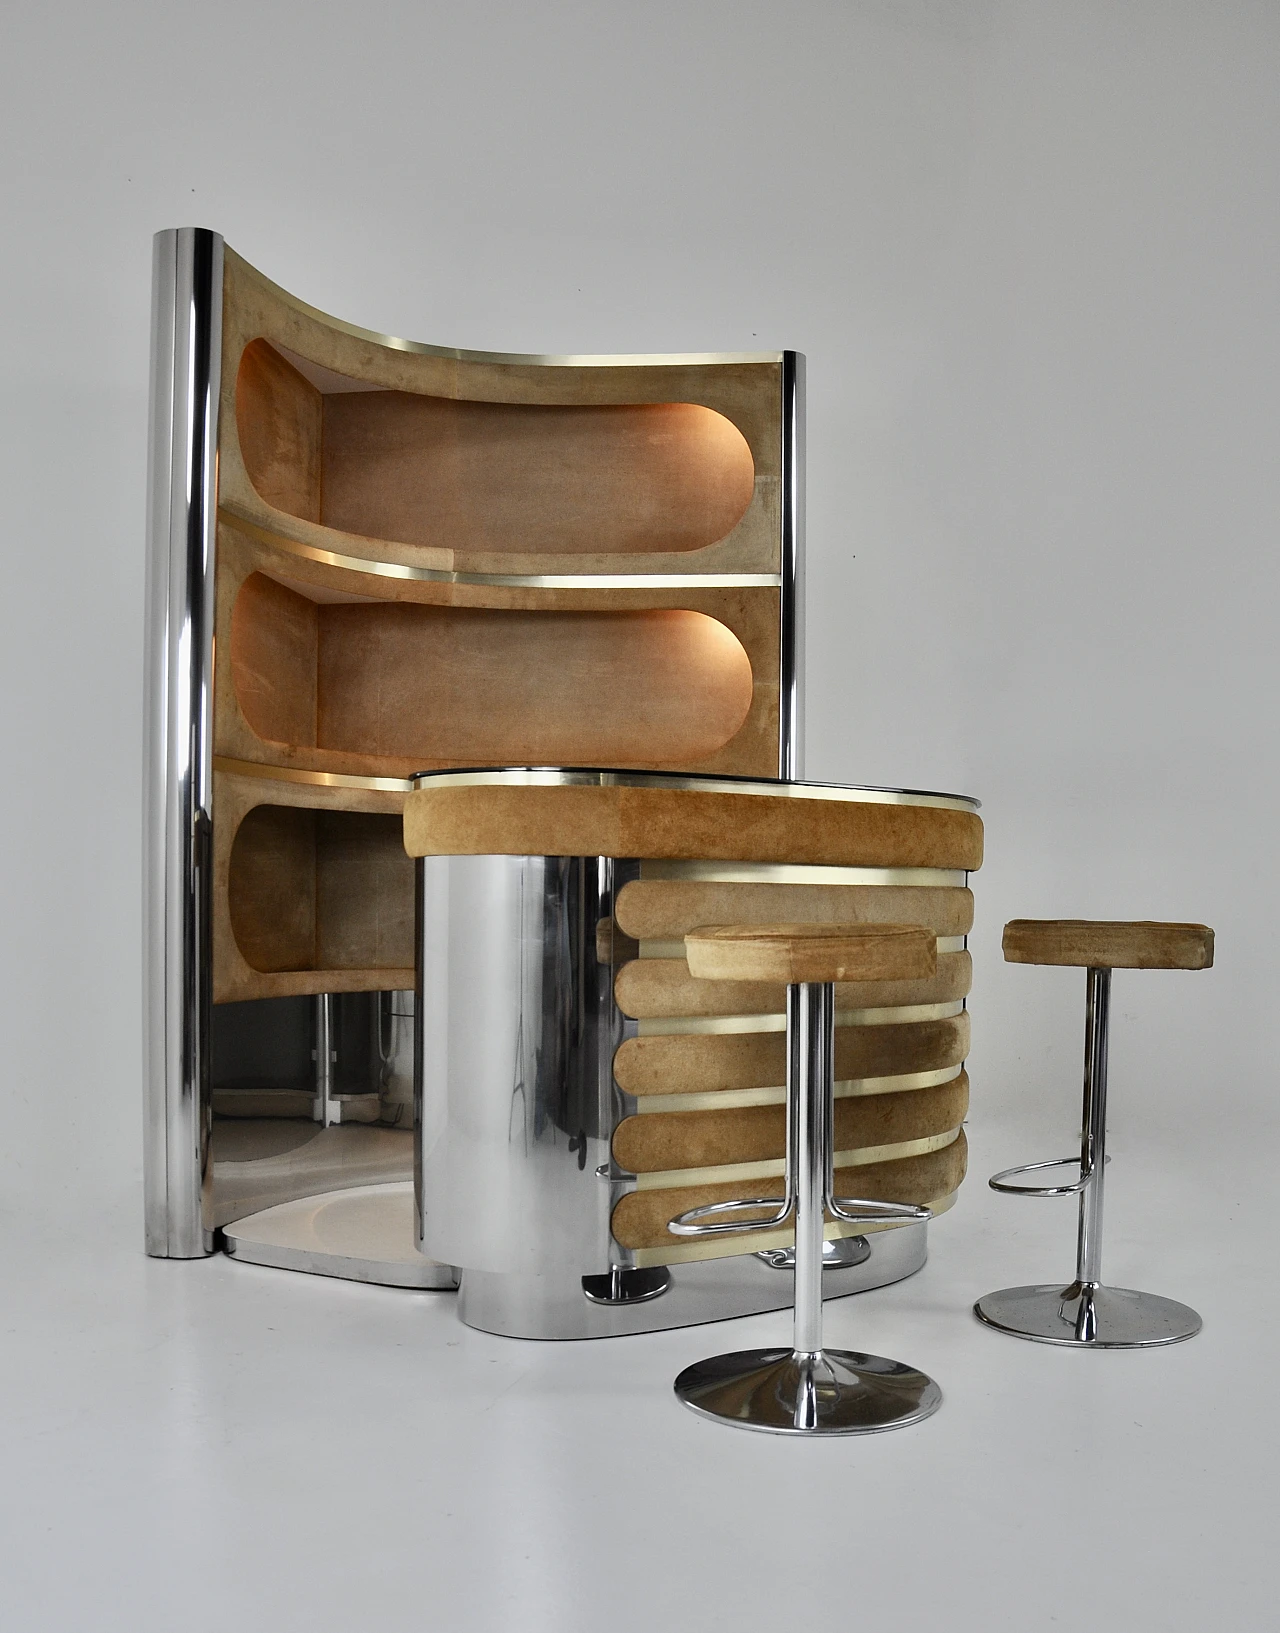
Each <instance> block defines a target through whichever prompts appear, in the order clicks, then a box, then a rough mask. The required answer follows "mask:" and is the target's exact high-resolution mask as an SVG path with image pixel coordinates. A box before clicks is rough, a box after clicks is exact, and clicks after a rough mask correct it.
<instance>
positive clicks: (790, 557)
mask: <svg viewBox="0 0 1280 1633" xmlns="http://www.w3.org/2000/svg"><path fill="white" fill-rule="evenodd" d="M804 388H805V360H804V354H803V353H802V352H783V354H782V596H781V605H780V608H779V618H780V626H781V627H780V629H779V638H778V651H779V673H778V682H779V685H778V718H779V725H780V728H781V729H780V732H779V744H778V775H779V776H780V777H786V778H791V779H797V778H800V777H803V775H804V652H805V643H804V630H805V599H804V505H805V498H804V495H805V482H804V456H805V436H804V432H805V390H804Z"/></svg>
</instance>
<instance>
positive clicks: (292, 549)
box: [218, 505, 783, 590]
mask: <svg viewBox="0 0 1280 1633" xmlns="http://www.w3.org/2000/svg"><path fill="white" fill-rule="evenodd" d="M218 515H219V519H220V520H222V521H224V522H226V523H227V524H228V525H229V526H231V527H235V528H237V529H238V530H239V531H240V532H242V533H247V534H248V535H249V536H250V537H251V538H254V539H257V540H258V542H259V543H262V544H268V545H271V546H272V547H273V548H274V549H277V550H283V551H286V552H287V553H288V554H289V555H292V556H300V557H302V558H303V559H304V560H307V561H315V562H319V563H320V565H321V566H323V567H341V568H342V569H343V571H344V572H353V573H369V574H371V575H372V576H373V577H374V578H398V579H405V580H408V581H410V582H413V583H419V584H481V585H484V584H489V585H494V586H496V587H498V588H500V589H526V590H722V589H731V590H776V589H777V588H778V586H779V585H780V584H782V582H783V580H782V575H781V574H780V573H733V572H728V573H708V572H700V573H696V572H695V573H459V572H455V571H454V570H453V569H452V568H448V567H411V566H409V565H408V563H406V562H400V561H379V560H377V559H376V558H374V557H372V556H348V555H344V554H343V553H342V552H341V551H338V550H326V549H325V548H324V547H323V546H322V545H318V544H305V543H303V541H302V540H301V539H293V538H290V537H289V536H288V534H285V533H277V532H274V531H273V530H272V529H271V528H268V527H264V526H263V525H262V523H261V522H257V521H253V520H252V519H251V518H249V517H248V516H244V515H242V514H241V513H240V512H239V511H238V510H236V509H235V508H234V507H233V506H231V505H224V506H222V508H221V509H220V510H219V512H218Z"/></svg>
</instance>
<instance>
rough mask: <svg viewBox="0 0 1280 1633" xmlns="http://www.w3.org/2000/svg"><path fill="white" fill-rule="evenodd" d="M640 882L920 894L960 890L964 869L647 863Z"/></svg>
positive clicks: (963, 884)
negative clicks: (907, 888) (896, 888)
mask: <svg viewBox="0 0 1280 1633" xmlns="http://www.w3.org/2000/svg"><path fill="white" fill-rule="evenodd" d="M640 877H641V878H642V879H696V880H698V881H700V882H701V883H704V884H748V885H750V884H774V885H866V886H874V885H913V886H915V887H916V888H918V889H921V890H962V889H964V888H966V887H967V885H968V883H969V875H968V874H967V873H966V872H965V870H964V869H963V868H872V867H850V868H846V867H838V866H835V865H827V864H824V863H821V862H812V863H811V862H674V861H663V860H657V861H646V862H643V863H642V864H641V873H640Z"/></svg>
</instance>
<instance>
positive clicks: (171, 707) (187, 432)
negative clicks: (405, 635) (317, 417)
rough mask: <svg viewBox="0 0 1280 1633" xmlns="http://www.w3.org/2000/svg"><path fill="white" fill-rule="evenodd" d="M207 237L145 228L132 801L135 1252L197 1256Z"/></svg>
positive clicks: (206, 817) (209, 463)
mask: <svg viewBox="0 0 1280 1633" xmlns="http://www.w3.org/2000/svg"><path fill="white" fill-rule="evenodd" d="M222 259H223V246H222V239H221V238H220V237H219V235H218V234H217V233H213V232H208V231H206V230H205V229H204V228H199V227H185V228H181V229H177V230H172V231H168V232H162V233H157V234H156V238H155V244H154V259H153V264H152V311H151V333H152V350H151V417H150V448H149V473H148V502H147V612H146V642H147V651H146V683H145V694H146V696H145V717H146V738H145V750H144V753H145V761H144V763H145V792H144V811H145V816H144V855H143V878H144V883H143V889H144V906H143V915H144V920H143V922H144V960H145V963H144V981H143V1059H144V1069H145V1077H146V1084H145V1099H146V1124H145V1130H146V1134H145V1154H144V1171H145V1206H146V1245H147V1251H148V1252H149V1253H152V1254H155V1255H158V1256H160V1257H170V1258H195V1257H198V1256H199V1255H201V1254H203V1253H205V1252H207V1251H208V1250H209V1246H210V1241H209V1230H210V1228H211V1227H210V1225H209V1223H208V1221H207V1219H206V1218H205V1209H204V1206H203V1191H204V1187H205V1182H206V1169H207V1163H208V1129H209V1115H210V1088H209V1024H210V1022H209V1014H210V1008H211V1004H212V991H211V970H210V955H209V954H210V888H211V879H210V869H211V845H210V835H211V828H212V811H213V765H212V748H213V744H212V722H213V614H214V585H213V568H214V513H215V506H216V502H217V446H218V393H219V383H220V370H221V356H222Z"/></svg>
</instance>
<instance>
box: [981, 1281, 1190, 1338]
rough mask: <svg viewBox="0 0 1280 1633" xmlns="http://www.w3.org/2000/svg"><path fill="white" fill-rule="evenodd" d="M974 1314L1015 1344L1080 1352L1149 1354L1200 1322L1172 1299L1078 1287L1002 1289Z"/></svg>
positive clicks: (1122, 1289) (1084, 1285)
mask: <svg viewBox="0 0 1280 1633" xmlns="http://www.w3.org/2000/svg"><path fill="white" fill-rule="evenodd" d="M973 1313H974V1314H975V1315H976V1316H977V1318H978V1320H979V1321H985V1322H986V1324H987V1325H988V1326H989V1327H996V1328H998V1329H999V1330H1000V1331H1001V1332H1007V1333H1012V1334H1013V1336H1014V1337H1015V1338H1029V1339H1031V1340H1032V1341H1033V1342H1034V1343H1037V1344H1069V1345H1071V1346H1073V1347H1074V1348H1078V1349H1150V1348H1152V1347H1153V1346H1154V1345H1157V1344H1178V1343H1181V1342H1182V1340H1183V1339H1184V1338H1194V1337H1195V1335H1196V1334H1197V1333H1198V1332H1199V1331H1200V1317H1199V1316H1198V1315H1197V1314H1196V1312H1195V1311H1194V1310H1193V1309H1191V1308H1190V1307H1189V1306H1188V1305H1186V1304H1179V1303H1178V1302H1177V1301H1176V1300H1175V1299H1171V1298H1161V1297H1160V1296H1159V1295H1158V1294H1156V1293H1135V1292H1133V1291H1132V1290H1131V1289H1129V1288H1127V1287H1102V1286H1098V1285H1090V1284H1088V1283H1081V1282H1078V1281H1077V1282H1072V1284H1071V1286H1070V1287H1055V1286H1048V1287H1005V1288H1003V1289H1002V1290H1001V1291H1000V1292H998V1293H987V1294H986V1295H985V1296H984V1297H983V1298H980V1299H979V1300H978V1302H977V1303H976V1304H975V1305H974V1307H973Z"/></svg>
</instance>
